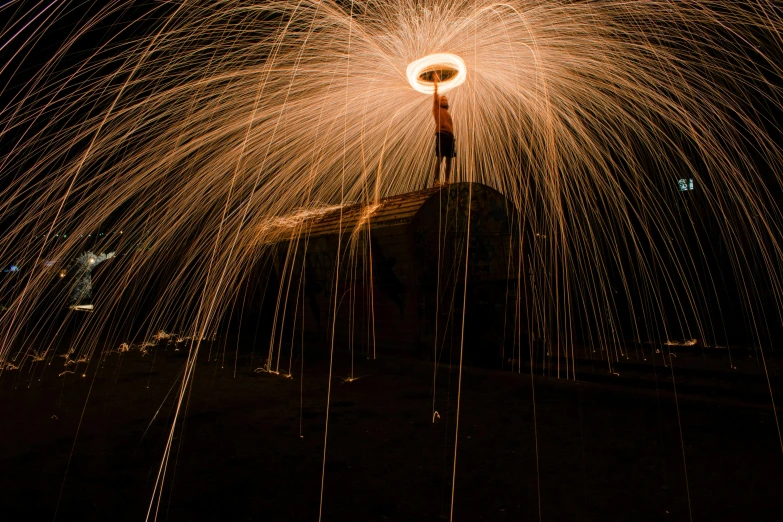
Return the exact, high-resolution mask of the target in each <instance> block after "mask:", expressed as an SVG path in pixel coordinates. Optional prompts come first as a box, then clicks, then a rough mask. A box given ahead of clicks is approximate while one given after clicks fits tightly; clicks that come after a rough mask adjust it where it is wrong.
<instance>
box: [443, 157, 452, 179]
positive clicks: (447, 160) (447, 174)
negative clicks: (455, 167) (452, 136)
mask: <svg viewBox="0 0 783 522" xmlns="http://www.w3.org/2000/svg"><path fill="white" fill-rule="evenodd" d="M449 176H451V156H446V179H445V180H444V183H446V184H448V183H449Z"/></svg>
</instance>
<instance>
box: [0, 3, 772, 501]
mask: <svg viewBox="0 0 783 522" xmlns="http://www.w3.org/2000/svg"><path fill="white" fill-rule="evenodd" d="M15 4H16V3H15V2H8V3H6V4H4V5H2V6H0V13H2V15H3V17H4V18H5V17H6V16H8V18H7V20H8V21H7V22H6V23H5V24H4V26H3V28H2V29H0V50H2V55H0V56H1V57H2V60H3V61H2V62H1V63H0V79H2V87H0V89H2V98H0V99H1V100H2V106H0V143H2V149H0V154H1V155H0V171H2V175H3V185H2V188H0V208H1V209H2V223H3V226H4V233H3V234H2V236H0V258H2V260H3V263H6V262H8V263H14V266H17V267H18V272H15V273H13V274H11V273H9V274H8V277H5V278H4V279H3V280H2V282H0V299H2V302H0V305H1V306H2V310H3V311H2V312H0V314H1V315H0V332H1V334H0V335H1V336H0V372H6V371H11V370H13V371H19V370H20V369H22V370H23V369H24V366H25V364H33V362H32V361H37V360H51V358H52V357H54V356H55V355H56V352H57V342H58V339H57V337H56V335H55V334H56V332H58V331H59V330H58V329H56V328H39V327H36V326H37V325H41V324H46V323H47V321H54V320H56V318H57V314H58V313H59V312H60V311H61V310H62V309H63V308H64V307H66V305H67V296H68V295H70V293H71V292H73V289H72V288H69V287H67V285H66V284H65V283H61V284H60V283H58V284H55V283H53V281H56V280H57V279H59V277H58V274H59V273H60V270H61V269H62V267H63V266H66V265H67V264H68V263H69V262H71V261H72V260H74V259H76V258H77V257H78V255H79V254H80V253H81V252H85V251H92V252H116V256H114V258H113V259H111V260H110V261H107V262H106V263H103V264H102V265H101V268H100V269H99V270H96V272H97V271H101V274H98V275H95V276H94V280H95V282H96V286H97V285H98V284H99V283H100V284H101V288H100V289H98V290H96V291H95V292H96V294H97V295H98V296H99V297H100V299H99V302H98V301H96V305H95V307H94V309H93V311H92V313H90V314H81V315H79V321H80V323H79V326H78V328H79V333H78V339H80V340H81V341H82V342H80V343H78V345H75V346H74V348H73V349H74V350H75V351H74V353H73V354H72V359H73V360H74V361H85V362H88V361H89V360H90V359H91V358H93V357H94V356H95V354H96V353H98V352H99V349H100V348H99V347H100V346H102V345H101V342H100V341H99V339H105V338H111V339H112V340H116V339H115V338H116V337H117V336H118V335H119V334H118V333H117V332H119V331H123V330H122V329H123V328H126V326H127V325H126V324H125V323H126V322H127V321H130V320H131V319H130V318H136V317H143V324H144V332H146V333H147V337H150V336H151V335H152V334H153V333H154V332H158V331H177V332H182V333H183V336H187V337H188V338H190V339H192V340H193V341H192V343H191V346H190V355H189V358H188V364H187V367H186V369H185V370H184V372H183V377H182V382H183V385H182V388H181V390H180V392H179V393H180V403H178V404H181V399H182V398H183V397H185V396H186V390H187V383H188V382H189V379H190V378H191V377H192V374H193V371H194V368H195V361H196V356H197V354H198V350H199V346H200V339H204V338H205V337H207V336H208V335H211V333H212V332H214V331H216V330H217V329H218V328H219V325H220V323H221V321H222V320H223V319H225V318H226V317H227V316H229V315H230V314H232V313H233V312H235V311H236V310H238V309H239V308H240V307H241V306H242V300H241V296H240V291H239V289H240V288H241V287H242V285H243V284H244V283H246V282H247V279H248V278H249V277H251V274H253V273H254V272H253V268H254V267H256V266H258V264H259V263H263V262H265V261H264V260H265V259H267V257H265V256H267V255H268V254H269V253H270V252H271V251H272V250H273V249H274V248H276V245H279V244H280V241H281V240H285V241H288V242H296V241H301V242H305V243H306V241H307V238H308V230H309V227H310V226H311V225H312V224H313V223H314V222H315V220H317V219H319V218H320V217H321V216H323V215H325V213H327V212H337V214H336V215H338V216H342V214H341V212H343V209H347V208H349V207H350V208H359V209H365V210H364V211H357V215H362V216H366V219H364V218H362V219H357V220H356V222H357V223H360V224H361V226H365V225H367V224H369V223H371V222H372V214H373V212H374V210H375V209H376V208H378V205H380V202H381V200H383V199H384V198H386V197H389V196H393V195H397V194H403V193H407V192H413V191H417V190H421V189H422V188H424V187H426V186H428V185H429V183H430V178H431V174H430V173H431V171H432V165H433V161H435V160H434V158H433V154H432V149H433V140H434V136H433V129H432V121H431V120H432V116H431V113H430V107H431V103H432V102H431V100H430V97H428V96H423V95H422V94H431V93H432V92H433V89H434V87H433V76H434V75H435V74H437V75H438V77H439V78H440V83H439V89H440V91H441V92H446V91H448V94H449V97H448V99H449V104H450V109H449V110H450V111H451V114H452V115H453V118H454V126H455V129H454V131H455V132H454V135H455V136H457V140H458V141H457V144H456V146H457V149H458V150H459V155H458V156H457V157H456V158H454V173H453V175H452V178H453V179H454V181H456V182H471V183H480V184H484V185H487V186H489V187H491V188H493V189H495V190H496V191H498V192H500V193H502V194H503V195H504V196H505V197H506V198H507V199H508V200H509V201H510V202H511V206H513V207H514V208H513V213H514V215H515V223H517V224H518V225H517V228H516V229H515V230H517V231H518V234H519V238H518V242H517V243H518V244H520V245H523V246H524V248H526V249H527V250H525V254H524V255H521V254H520V255H516V256H515V257H514V259H516V260H517V261H516V262H517V265H515V266H513V267H509V273H514V274H518V275H517V276H516V277H517V279H518V280H524V281H526V282H527V283H526V284H529V287H530V291H529V293H527V294H524V295H523V294H522V293H518V294H517V299H520V300H521V299H524V300H526V301H527V302H528V303H529V304H528V306H527V310H530V312H529V317H527V316H526V321H528V322H529V324H530V325H531V326H530V327H529V337H530V341H531V342H534V341H535V342H538V341H539V340H545V341H546V343H547V346H548V347H552V348H551V350H552V353H556V354H557V357H558V366H557V370H558V372H560V371H561V367H560V364H561V363H560V361H561V359H560V358H559V357H561V354H562V361H563V362H562V371H563V372H565V371H566V370H567V369H568V368H569V362H568V361H569V357H571V356H572V355H573V345H574V343H575V342H577V341H584V342H589V343H591V344H592V345H595V346H600V347H601V349H602V350H604V352H605V353H607V354H612V355H610V357H609V360H608V361H607V364H609V366H610V367H611V360H612V358H617V357H620V356H621V354H622V353H623V349H622V348H621V344H622V341H623V339H624V338H628V339H634V340H637V341H638V340H644V339H658V340H661V341H663V340H666V339H690V338H698V339H706V340H707V341H708V342H710V343H713V344H715V343H716V342H721V343H723V342H724V341H722V340H721V338H722V337H721V336H723V335H724V334H725V330H726V329H727V327H726V326H725V324H726V323H727V322H728V321H729V320H730V319H732V318H733V317H738V318H740V319H739V321H740V322H742V325H744V326H743V328H745V330H743V331H745V332H747V338H748V342H749V343H753V344H754V345H757V346H762V347H764V346H768V345H769V344H770V342H771V339H772V337H773V336H774V335H775V332H776V330H775V329H774V328H775V325H778V324H780V322H781V316H780V310H781V309H782V307H781V305H782V304H783V303H781V302H780V299H781V297H780V296H782V295H783V271H782V270H781V267H782V266H783V249H782V247H783V245H781V237H783V234H782V233H783V230H781V225H783V220H782V219H781V218H782V217H783V216H781V209H780V207H779V205H778V203H777V202H776V201H775V200H774V198H773V196H772V193H773V192H774V191H776V190H779V189H780V183H781V174H782V173H783V149H782V148H781V145H780V143H781V142H780V141H778V139H779V137H780V134H781V125H780V122H781V119H780V115H781V113H783V103H782V102H783V99H782V98H781V85H783V82H782V80H783V70H782V69H781V63H783V59H782V58H783V35H782V33H781V29H783V13H781V8H780V3H779V2H778V1H773V0H755V1H750V0H749V1H742V2H739V1H736V2H735V1H717V0H712V1H710V0H707V1H696V0H667V1H651V0H626V1H616V0H600V1H578V0H577V1H572V0H568V1H567V0H509V1H506V2H494V1H486V0H477V1H476V0H470V1H467V0H437V1H436V0H389V1H380V2H371V1H364V0H356V1H351V2H348V1H338V0H323V1H318V0H301V1H298V0H297V1H293V0H278V1H275V0H272V1H261V0H255V1H253V0H245V1H226V2H214V1H206V0H197V1H192V2H158V3H152V4H150V3H147V4H144V5H141V6H140V5H138V4H139V3H138V2H133V1H131V0H110V1H107V2H106V4H105V7H103V8H102V9H101V10H99V11H96V12H95V13H91V14H90V15H89V16H87V17H85V18H82V19H79V20H78V22H76V25H75V26H73V25H67V24H68V23H71V22H72V18H73V14H72V9H73V8H75V4H74V3H73V2H50V3H35V5H34V7H29V8H28V7H19V6H16V5H15ZM131 7H134V9H135V10H134V9H130V8H131ZM14 9H16V10H14ZM128 13H134V14H133V15H132V16H133V18H132V19H130V20H128V19H127V18H123V17H127V16H128ZM63 27H68V29H67V30H65V29H63ZM71 28H72V30H71ZM50 35H57V36H58V37H59V40H58V39H56V38H54V37H52V39H49V38H50ZM41 42H49V45H51V42H56V44H57V45H56V46H55V47H45V48H44V47H43V46H42V45H43V44H42V43H41ZM36 60H38V61H36ZM694 180H695V181H694ZM696 195H698V197H699V198H700V203H699V205H696V204H695V203H694V204H691V203H690V201H691V200H690V199H688V198H691V197H694V198H695V197H696ZM675 208H684V209H685V210H682V211H677V212H675V211H674V209H675ZM706 220H709V222H710V223H711V225H710V227H711V228H710V231H711V232H710V233H711V234H713V235H712V236H710V237H713V238H718V240H716V241H717V242H707V241H704V239H703V236H702V235H700V233H696V232H694V230H696V229H698V227H699V226H700V225H699V223H702V222H706ZM347 232H348V236H346V237H349V239H348V240H346V241H348V243H350V242H351V239H350V238H357V237H359V234H356V233H354V232H355V231H353V230H349V231H347ZM341 237H342V236H341ZM292 238H293V239H292ZM515 244H516V243H515ZM340 248H341V250H339V251H338V258H337V259H336V265H337V266H339V265H340V264H347V263H351V262H352V259H355V257H352V255H351V245H350V244H342V243H341V245H340ZM520 248H523V247H520ZM717 253H720V255H723V256H725V257H726V259H728V261H727V264H726V265H725V266H723V267H722V268H721V269H720V270H717V269H716V268H715V267H714V266H713V265H711V264H709V263H710V262H711V261H710V258H712V257H714V256H717ZM384 262H385V263H386V264H385V265H384V266H383V267H382V268H383V269H384V270H386V272H389V273H391V272H393V270H392V268H393V265H392V261H389V260H385V261H384ZM375 268H377V267H375ZM368 270H369V269H368ZM287 273H289V274H290V273H292V272H287ZM335 277H337V276H335ZM101 278H103V280H101ZM91 281H92V280H91ZM91 284H92V283H91ZM328 284H331V285H334V286H335V287H336V286H337V283H336V282H335V281H334V280H332V281H331V282H329V283H328ZM288 285H289V286H290V287H291V288H294V289H297V288H301V286H300V282H299V281H290V282H289V283H288ZM726 289H729V290H726ZM306 291H307V290H306V289H302V291H301V293H302V295H303V296H304V295H305V292H306ZM279 295H280V296H281V297H280V299H279V302H278V303H277V306H278V307H279V308H280V309H281V310H283V308H284V307H285V306H287V305H288V306H289V307H290V309H291V310H299V308H296V306H297V303H290V304H288V303H286V302H285V299H283V295H284V294H283V292H280V294H279ZM58 296H65V297H64V298H63V300H58ZM303 299H304V298H303ZM334 299H335V300H334V306H333V308H337V305H338V304H339V302H338V301H337V298H336V297H335V298H334ZM464 299H465V297H464V295H462V296H458V298H457V300H456V301H455V302H457V303H462V302H463V301H464ZM509 306H510V307H512V308H513V307H514V306H517V305H515V304H514V303H511V304H509ZM455 309H458V312H456V313H460V312H459V311H460V310H461V311H462V312H463V313H464V308H463V305H462V304H459V305H455ZM517 309H521V308H520V307H519V306H517ZM330 313H333V311H332V312H330ZM324 314H326V312H324ZM522 315H523V313H522V312H519V313H518V314H517V316H516V320H519V321H521V320H522V319H521V316H522ZM283 316H284V313H283V312H281V315H280V317H283ZM281 328H282V326H281ZM520 335H521V334H520ZM526 335H528V334H526ZM726 335H728V334H726ZM715 339H718V340H717V341H716V340H715ZM122 342H125V341H124V340H122ZM542 342H544V341H542ZM117 344H119V341H118V342H116V343H115V344H112V346H116V345H117ZM271 344H273V343H271ZM280 346H283V345H280ZM288 349H289V348H286V347H282V348H280V347H278V348H276V350H279V351H280V352H281V355H279V356H278V359H281V358H282V359H283V360H284V361H285V360H286V353H287V352H285V350H288ZM548 349H550V348H548ZM290 350H294V348H293V347H290ZM271 353H272V349H271V348H270V355H271ZM569 354H570V355H569ZM289 355H291V359H292V360H293V351H292V352H291V353H290V354H289ZM515 357H516V356H515ZM270 360H271V358H270ZM284 373H285V372H284ZM287 373H288V374H289V375H290V374H291V371H290V369H289V370H287ZM558 375H559V373H558ZM569 375H571V374H569ZM179 414H180V409H179V406H178V408H177V410H176V412H175V422H176V419H177V418H178V417H177V416H178V415H179ZM433 418H434V417H433ZM172 433H173V432H172ZM166 451H167V453H166V459H167V458H168V456H169V452H170V451H171V445H170V444H169V446H167V450H166ZM165 462H166V460H165V459H164V464H162V465H161V469H160V473H159V475H158V482H157V483H156V486H155V487H156V491H160V490H161V488H162V487H163V486H162V483H163V481H164V478H165V477H166V468H165ZM156 502H159V499H158V500H156V501H154V502H153V504H151V505H150V510H151V511H150V512H151V513H153V514H154V513H155V512H156V509H157V507H156V506H157V504H156Z"/></svg>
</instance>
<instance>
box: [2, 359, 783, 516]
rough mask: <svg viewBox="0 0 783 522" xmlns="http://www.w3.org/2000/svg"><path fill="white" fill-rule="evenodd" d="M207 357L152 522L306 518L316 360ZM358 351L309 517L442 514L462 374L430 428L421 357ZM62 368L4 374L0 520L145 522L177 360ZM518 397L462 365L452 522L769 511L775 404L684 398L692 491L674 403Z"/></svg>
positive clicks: (312, 467)
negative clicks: (288, 364) (272, 364)
mask: <svg viewBox="0 0 783 522" xmlns="http://www.w3.org/2000/svg"><path fill="white" fill-rule="evenodd" d="M206 349H207V348H206V347H205V348H204V351H203V352H202V356H201V358H200V361H199V364H198V366H197V372H196V378H195V385H194V388H193V391H192V395H191V396H190V406H189V410H188V413H187V416H186V424H185V430H184V435H183V433H182V432H181V431H178V432H177V435H176V439H175V441H174V448H175V451H174V453H173V455H172V459H171V464H172V465H171V466H170V469H173V470H175V473H174V474H173V475H171V474H170V475H169V478H168V479H167V482H166V484H167V485H166V488H165V492H166V493H165V495H164V499H163V502H162V503H161V508H160V517H159V520H169V521H190V520H193V521H195V520H231V521H233V520H237V521H244V520H274V521H277V520H280V521H282V520H292V521H298V520H307V521H316V520H318V510H319V492H320V481H321V465H322V455H323V443H324V421H325V406H326V388H327V378H326V376H327V374H328V358H326V357H325V356H324V355H321V356H310V357H309V360H305V365H304V370H305V372H304V380H302V379H301V378H300V375H299V372H298V367H299V364H300V362H301V361H296V362H295V364H294V369H295V370H296V371H295V372H294V373H295V375H294V378H293V379H286V378H283V377H280V376H275V375H271V374H255V373H253V372H252V369H253V368H255V367H258V366H259V365H260V362H259V356H258V354H256V356H255V361H254V362H253V364H252V365H251V361H250V359H249V356H248V357H244V358H240V360H239V364H238V368H237V375H236V378H234V376H233V372H234V369H233V361H231V363H227V364H226V367H225V368H221V365H220V364H219V362H218V363H217V364H216V363H214V362H209V361H208V360H207V358H206ZM229 359H230V357H229V356H227V358H226V360H227V361H228V360H229ZM360 359H361V358H359V357H357V367H356V372H355V375H357V376H361V378H360V379H358V380H356V381H353V382H346V383H343V382H342V379H341V378H340V377H346V376H348V374H349V370H347V368H349V367H350V363H349V362H348V360H347V357H346V353H345V352H344V351H338V353H337V356H336V359H335V366H334V376H335V377H334V378H333V381H332V397H331V409H330V414H329V432H328V446H327V452H326V455H327V460H326V475H325V480H326V482H325V491H324V502H323V520H329V521H354V520H357V521H365V520H366V521H374V520H378V521H383V520H401V521H418V520H448V519H449V504H450V497H451V476H452V458H453V440H454V429H455V413H456V399H457V375H458V369H457V368H456V366H455V367H453V368H449V367H448V366H445V365H444V366H441V368H440V370H439V376H438V386H437V395H436V401H437V402H436V409H437V410H438V411H439V413H440V415H441V418H440V419H439V420H437V421H436V422H435V424H433V423H432V391H431V390H432V380H433V375H432V365H431V364H428V363H425V362H422V361H415V360H409V359H405V358H389V357H388V354H385V355H383V356H382V354H379V358H378V359H377V360H374V361H366V360H361V361H360V362H361V364H359V360H360ZM60 361H61V359H59V358H57V359H55V362H54V363H53V364H52V366H51V367H46V368H45V369H46V372H45V373H44V374H43V378H42V379H41V380H40V382H39V381H38V380H37V377H34V378H33V379H32V383H31V385H30V387H28V381H29V380H30V376H31V374H30V373H28V372H27V371H23V372H19V371H16V372H4V373H3V374H2V375H1V376H0V394H2V400H0V418H1V419H2V428H0V469H2V473H1V474H0V519H2V520H9V521H16V520H25V521H31V520H52V519H53V518H54V515H55V508H56V506H57V503H58V498H59V499H60V504H59V508H58V510H57V516H56V520H80V521H84V520H102V521H103V520H112V521H122V520H132V521H141V520H144V517H145V514H146V511H147V508H148V506H149V503H150V498H151V493H152V490H153V485H154V481H155V477H156V473H157V470H158V467H159V465H160V462H161V456H162V454H163V447H164V444H165V440H166V437H167V436H168V429H169V427H170V420H171V418H172V417H171V415H172V405H173V403H174V401H173V398H174V396H175V395H176V393H175V392H176V388H175V389H174V391H172V392H171V393H170V394H168V396H167V393H168V392H169V390H170V388H171V387H172V385H174V383H175V382H176V379H177V376H178V372H179V371H180V369H181V368H182V366H183V364H184V362H185V356H184V352H174V351H173V348H172V347H171V346H168V347H163V346H162V347H158V348H155V349H153V352H151V353H150V354H148V355H146V356H144V357H142V356H141V354H140V353H138V352H131V353H127V354H124V355H122V356H120V355H117V354H114V355H110V356H108V357H107V358H106V360H105V362H104V363H103V364H102V366H101V367H100V368H99V366H98V363H97V362H96V363H94V364H93V366H92V367H90V368H89V369H88V370H87V371H86V377H81V373H82V372H81V371H79V372H77V373H76V374H73V375H67V376H65V377H62V378H59V377H57V374H58V373H59V372H60V368H57V365H58V364H59V365H60V366H61V365H62V362H60ZM34 369H35V372H36V375H37V374H40V372H41V371H42V370H43V369H44V368H43V367H41V366H39V367H34ZM338 376H339V377H338ZM531 392H532V387H531V379H530V376H529V375H525V374H516V373H511V372H500V371H491V370H485V369H479V368H473V367H466V368H464V370H463V380H462V394H461V411H460V417H459V420H460V422H459V448H458V460H457V475H456V477H457V478H456V487H455V499H456V500H455V504H454V520H462V521H474V520H500V521H506V520H508V521H511V520H514V521H519V520H523V521H526V520H530V521H534V520H538V516H539V515H538V511H539V503H540V512H541V520H544V521H555V520H557V521H559V520H568V521H572V520H588V521H592V520H595V521H599V520H600V521H623V520H629V521H631V520H633V521H646V520H673V521H674V520H677V521H679V520H686V521H687V520H689V503H688V495H689V494H690V509H691V510H692V517H693V520H710V521H744V520H754V521H764V520H770V521H773V520H775V521H777V520H782V519H783V505H782V503H781V499H780V487H781V484H783V453H781V447H780V442H779V439H778V433H777V430H776V423H775V418H774V416H773V414H772V409H771V407H770V406H768V405H764V404H755V405H754V404H750V403H742V402H738V401H732V400H727V399H715V398H712V399H711V398H707V397H696V396H684V395H680V396H679V397H678V398H679V416H680V418H681V420H682V424H681V426H682V440H683V441H684V455H685V463H686V464H687V478H688V480H687V482H686V478H685V470H686V466H684V464H683V447H682V446H681V442H680V440H681V439H680V430H679V424H678V413H677V408H676V403H675V400H674V395H673V394H671V393H669V392H665V391H661V392H660V393H659V392H656V391H655V390H639V389H633V388H629V387H618V386H607V385H602V384H588V383H575V382H567V381H562V380H561V381H558V380H555V379H547V378H536V380H535V402H534V401H533V400H532V394H531ZM88 395H89V400H86V399H87V396H88ZM85 404H86V407H85ZM534 404H535V419H536V420H535V422H534V409H533V405H534ZM159 408H160V412H159V413H158V415H157V417H156V416H155V414H156V411H157V410H158V409H159ZM82 415H83V417H82ZM80 421H81V422H80ZM300 422H301V434H302V437H300ZM148 426H149V429H147V428H148ZM77 430H78V437H76V439H75V443H74V435H75V434H76V433H77ZM145 430H146V433H145ZM536 435H537V441H538V442H537V444H538V446H537V450H536ZM536 455H538V470H539V471H538V473H537V471H536V469H537V457H536ZM69 462H70V465H69ZM172 477H173V479H172ZM539 484H540V496H539V493H538V487H539V486H538V485H539ZM686 484H687V486H686ZM539 499H540V501H539Z"/></svg>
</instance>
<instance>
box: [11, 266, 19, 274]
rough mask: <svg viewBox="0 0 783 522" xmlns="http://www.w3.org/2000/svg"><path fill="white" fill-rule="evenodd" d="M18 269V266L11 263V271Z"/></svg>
mask: <svg viewBox="0 0 783 522" xmlns="http://www.w3.org/2000/svg"><path fill="white" fill-rule="evenodd" d="M18 271H19V267H18V266H16V265H11V272H18Z"/></svg>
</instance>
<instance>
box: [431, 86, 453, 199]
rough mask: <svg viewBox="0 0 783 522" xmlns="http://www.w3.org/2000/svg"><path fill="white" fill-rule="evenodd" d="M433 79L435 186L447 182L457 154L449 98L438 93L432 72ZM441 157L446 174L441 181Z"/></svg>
mask: <svg viewBox="0 0 783 522" xmlns="http://www.w3.org/2000/svg"><path fill="white" fill-rule="evenodd" d="M432 77H433V80H434V83H435V92H434V93H433V95H432V96H433V98H432V115H433V116H434V117H435V157H436V158H435V170H434V176H435V186H436V187H437V186H439V185H441V184H444V185H446V184H448V183H449V176H450V175H451V158H454V157H456V156H457V152H456V150H455V149H454V124H453V123H452V121H451V114H449V100H448V99H446V96H439V95H438V73H437V72H434V73H433V75H432ZM443 158H446V175H445V176H444V180H443V183H441V181H440V164H441V161H442V160H443Z"/></svg>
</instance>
